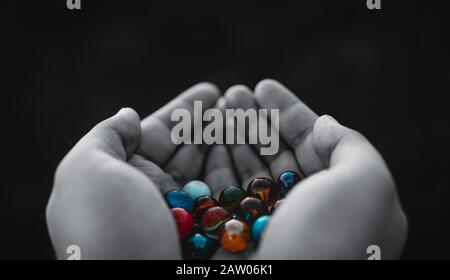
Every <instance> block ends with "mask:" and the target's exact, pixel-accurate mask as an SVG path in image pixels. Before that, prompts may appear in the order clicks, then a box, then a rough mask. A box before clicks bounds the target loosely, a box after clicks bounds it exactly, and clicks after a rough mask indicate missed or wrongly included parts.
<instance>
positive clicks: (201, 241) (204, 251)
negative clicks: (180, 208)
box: [185, 232, 214, 260]
mask: <svg viewBox="0 0 450 280" xmlns="http://www.w3.org/2000/svg"><path fill="white" fill-rule="evenodd" d="M213 251H214V250H213V242H212V241H211V239H209V238H208V237H207V236H206V235H204V234H202V233H198V232H197V233H194V234H193V235H191V236H189V237H188V238H187V240H186V248H185V257H186V258H187V259H194V260H204V259H208V258H209V257H210V256H211V255H212V253H213Z"/></svg>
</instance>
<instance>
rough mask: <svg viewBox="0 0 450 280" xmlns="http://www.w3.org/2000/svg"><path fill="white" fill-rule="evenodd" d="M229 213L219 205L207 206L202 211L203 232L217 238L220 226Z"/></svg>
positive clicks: (228, 216)
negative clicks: (203, 211)
mask: <svg viewBox="0 0 450 280" xmlns="http://www.w3.org/2000/svg"><path fill="white" fill-rule="evenodd" d="M230 218H231V217H230V213H229V212H228V211H227V210H225V209H224V208H222V207H220V206H215V207H212V208H209V209H207V210H206V211H205V213H203V217H202V220H201V226H202V228H203V230H204V231H205V234H206V235H207V236H208V237H209V238H212V239H215V240H217V239H219V236H218V233H219V229H220V226H221V225H223V224H224V223H225V222H226V221H228V220H229V219H230Z"/></svg>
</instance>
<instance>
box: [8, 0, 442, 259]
mask: <svg viewBox="0 0 450 280" xmlns="http://www.w3.org/2000/svg"><path fill="white" fill-rule="evenodd" d="M15 2H16V4H15V6H14V7H11V8H2V18H3V19H6V20H5V24H3V29H4V31H3V32H2V37H3V40H2V41H3V43H2V44H3V45H4V46H6V48H7V50H6V51H5V52H4V55H5V57H4V60H3V63H2V64H3V66H4V67H5V68H6V69H7V74H6V75H5V74H3V77H6V78H7V79H6V81H5V83H3V90H2V92H3V94H2V99H3V101H4V102H5V103H3V102H2V104H3V106H4V107H6V108H4V110H3V111H4V112H6V113H7V116H6V118H4V119H3V122H2V128H3V129H2V136H3V137H2V138H3V141H5V140H6V145H5V146H4V147H5V148H4V150H3V151H2V154H3V157H2V158H3V163H4V164H3V168H2V170H3V171H4V172H5V174H4V176H2V177H3V178H4V179H3V180H2V181H3V182H4V185H3V186H2V188H1V196H0V199H1V204H0V211H1V218H2V223H1V224H2V226H0V237H1V245H0V258H1V259H5V258H8V259H9V258H13V259H23V258H25V259H35V258H38V259H41V258H43V259H48V258H53V252H52V248H51V244H50V241H49V238H48V234H47V230H46V225H45V215H44V213H45V206H46V203H47V199H48V196H49V194H50V191H51V187H52V181H53V173H54V170H55V167H56V166H57V164H58V162H59V161H60V160H61V159H62V157H63V156H64V155H65V154H66V153H67V152H68V151H69V150H70V148H71V147H72V146H73V145H74V144H75V143H76V142H77V140H78V139H79V138H80V137H81V136H82V135H84V134H85V133H86V132H87V131H88V130H89V129H90V128H91V127H92V126H93V125H94V124H96V123H97V122H99V121H100V120H102V119H105V118H107V117H108V116H110V115H112V114H114V113H115V112H116V111H117V110H118V109H120V108H121V107H124V106H131V107H133V108H135V109H136V110H137V111H138V112H139V114H140V115H141V116H146V115H147V114H149V113H151V112H152V111H154V110H155V109H157V108H159V107H160V106H162V105H163V104H165V103H166V102H167V101H169V100H170V99H172V98H173V97H174V96H176V95H177V94H178V93H180V92H181V91H183V90H184V89H186V88H187V87H189V86H191V85H193V84H195V83H197V82H201V81H211V82H214V83H216V84H217V85H218V86H219V87H220V89H221V90H222V91H225V90H226V89H227V87H229V86H231V85H233V84H236V83H243V84H246V85H248V86H249V87H254V85H255V84H256V83H257V82H258V81H259V80H261V79H263V78H267V77H271V78H275V79H278V80H280V81H281V82H282V83H284V84H285V85H286V86H288V87H289V88H290V89H292V90H293V91H294V92H295V93H297V94H298V96H299V97H300V98H301V99H302V100H304V101H305V102H306V103H307V104H308V105H309V106H310V107H311V108H312V109H314V110H315V111H316V112H318V113H319V114H324V113H327V114H330V115H332V116H334V117H335V118H337V119H338V120H339V121H340V122H341V123H343V124H345V125H347V126H350V127H352V128H355V129H357V130H359V131H361V132H362V133H364V134H365V135H366V136H367V137H368V138H369V139H370V140H371V141H372V143H373V144H374V145H375V146H376V147H377V148H378V149H379V150H380V152H381V153H382V154H383V156H384V157H385V159H386V161H387V163H388V165H389V167H390V168H391V170H392V172H393V174H394V177H395V179H396V181H397V184H398V191H399V194H400V199H401V201H402V204H403V206H404V208H405V211H406V214H407V216H408V218H409V225H410V230H409V237H408V243H407V246H406V248H405V251H404V254H403V257H404V258H407V259H411V258H413V259H416V258H421V259H422V258H426V259H428V258H446V257H447V258H448V252H449V251H450V244H449V243H450V242H448V240H447V237H448V236H450V228H449V225H448V224H449V218H450V205H449V203H448V201H449V198H450V190H449V179H448V171H449V167H450V166H449V164H448V161H447V158H448V155H449V153H448V144H449V141H448V140H449V139H448V136H447V134H448V133H447V131H448V128H449V125H448V122H447V118H446V117H447V113H448V108H449V106H448V103H447V102H445V101H444V96H445V95H447V94H448V93H449V87H450V86H449V80H450V79H449V78H450V70H449V65H450V64H449V55H448V50H449V49H450V48H449V32H448V30H447V27H448V26H450V22H449V21H450V20H449V17H448V12H447V11H446V10H445V9H444V8H443V6H441V5H438V4H436V3H430V2H428V1H420V2H414V1H387V0H382V8H383V9H382V10H381V11H370V10H368V9H367V8H366V1H365V0H352V1H350V0H346V1H320V0H314V1H308V2H306V1H289V2H282V1H272V2H263V1H236V2H235V4H230V3H229V2H230V1H219V0H209V1H200V0H198V1H167V0H164V1H145V2H140V1H139V2H137V1H115V2H114V3H113V1H98V0H97V1H90V0H82V5H83V10H81V11H69V10H67V9H66V4H65V2H66V1H65V0H58V1H50V0H46V1H29V3H25V2H24V1H15ZM391 2H400V3H396V4H393V3H391ZM19 5H20V6H19ZM392 5H396V6H392Z"/></svg>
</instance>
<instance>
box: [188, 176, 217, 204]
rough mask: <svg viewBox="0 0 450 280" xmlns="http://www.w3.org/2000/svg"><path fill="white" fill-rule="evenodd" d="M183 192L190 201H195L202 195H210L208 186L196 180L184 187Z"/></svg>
mask: <svg viewBox="0 0 450 280" xmlns="http://www.w3.org/2000/svg"><path fill="white" fill-rule="evenodd" d="M183 191H185V192H187V193H188V194H189V195H190V196H191V197H192V200H196V199H197V198H199V197H200V196H203V195H211V190H210V189H209V187H208V185H207V184H205V183H204V182H202V181H198V180H194V181H190V182H189V183H187V184H186V185H184V187H183Z"/></svg>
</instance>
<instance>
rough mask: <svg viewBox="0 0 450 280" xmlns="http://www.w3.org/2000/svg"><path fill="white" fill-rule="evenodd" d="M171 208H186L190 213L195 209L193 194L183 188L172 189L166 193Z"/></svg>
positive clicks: (165, 196)
mask: <svg viewBox="0 0 450 280" xmlns="http://www.w3.org/2000/svg"><path fill="white" fill-rule="evenodd" d="M164 198H165V199H166V202H167V204H168V205H169V207H170V208H177V207H178V208H184V209H186V211H188V212H189V213H192V210H193V209H194V202H193V201H192V198H191V196H190V195H189V194H188V193H186V192H184V191H182V190H171V191H168V192H166V194H165V195H164Z"/></svg>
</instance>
